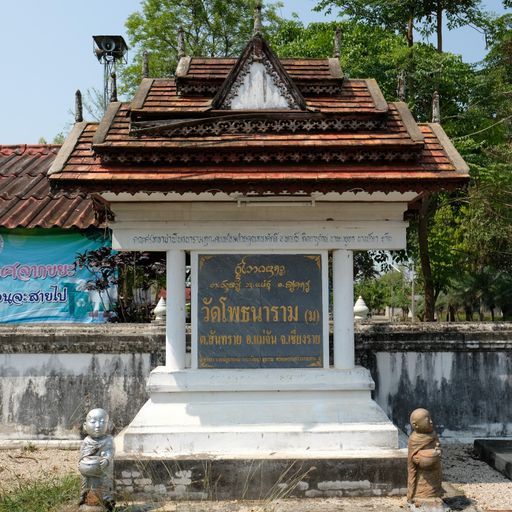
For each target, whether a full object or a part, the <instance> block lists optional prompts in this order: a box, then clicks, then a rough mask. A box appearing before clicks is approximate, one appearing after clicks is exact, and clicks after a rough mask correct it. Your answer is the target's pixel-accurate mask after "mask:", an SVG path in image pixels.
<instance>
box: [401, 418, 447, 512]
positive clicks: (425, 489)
mask: <svg viewBox="0 0 512 512" xmlns="http://www.w3.org/2000/svg"><path fill="white" fill-rule="evenodd" d="M410 421H411V426H412V428H413V432H412V434H411V436H410V437H409V445H408V448H409V449H408V454H407V501H409V502H410V503H414V504H415V505H420V506H421V505H422V504H423V503H424V502H427V503H428V502H429V501H431V500H433V499H436V498H437V499H438V500H439V501H440V498H441V496H442V495H443V488H442V486H441V482H442V470H441V448H440V444H439V438H438V437H437V434H436V433H435V432H434V425H433V423H432V419H431V417H430V413H429V412H428V411H427V410H426V409H416V410H414V411H413V412H412V414H411V418H410Z"/></svg>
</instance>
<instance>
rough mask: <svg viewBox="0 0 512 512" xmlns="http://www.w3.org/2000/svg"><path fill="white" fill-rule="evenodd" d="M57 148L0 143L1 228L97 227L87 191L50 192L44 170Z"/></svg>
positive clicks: (49, 164) (53, 157) (53, 146)
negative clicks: (3, 144) (4, 144)
mask: <svg viewBox="0 0 512 512" xmlns="http://www.w3.org/2000/svg"><path fill="white" fill-rule="evenodd" d="M59 147H60V146H55V145H46V144H45V145H16V146H2V145H0V227H4V228H21V227H22V228H52V227H60V228H80V229H85V228H88V227H91V226H98V222H97V220H96V218H95V210H94V207H93V200H92V199H91V198H90V196H89V195H88V194H85V193H78V194H77V193H69V192H66V193H63V192H61V191H60V192H55V193H52V192H50V183H49V181H48V177H47V172H48V169H49V168H50V166H51V164H52V163H53V161H54V160H55V157H56V155H57V152H58V150H59Z"/></svg>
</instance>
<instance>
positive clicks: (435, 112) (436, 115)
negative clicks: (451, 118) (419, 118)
mask: <svg viewBox="0 0 512 512" xmlns="http://www.w3.org/2000/svg"><path fill="white" fill-rule="evenodd" d="M432 122H433V123H440V122H441V103H440V101H439V92H438V91H434V94H433V95H432Z"/></svg>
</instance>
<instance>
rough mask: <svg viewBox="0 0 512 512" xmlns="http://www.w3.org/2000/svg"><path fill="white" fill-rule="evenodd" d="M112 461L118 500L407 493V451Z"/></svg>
mask: <svg viewBox="0 0 512 512" xmlns="http://www.w3.org/2000/svg"><path fill="white" fill-rule="evenodd" d="M311 455H312V457H310V458H302V459H297V458H295V459H293V458H288V459H282V458H272V457H269V458H264V459H243V458H241V459H216V458H206V457H197V458H188V459H155V458H151V457H139V458H134V457H132V458H129V457H126V456H122V457H118V458H116V466H115V478H116V493H117V499H118V500H124V499H127V500H129V499H131V498H132V497H133V496H137V497H139V496H141V497H143V496H144V495H148V496H151V499H152V500H153V502H155V501H158V496H159V495H160V496H161V497H162V500H166V499H173V500H243V499H247V500H265V501H270V500H274V499H280V498H286V497H300V498H318V497H341V496H393V495H405V494H406V492H407V488H406V486H407V483H406V478H407V454H406V450H389V451H376V452H374V453H372V452H367V453H365V454H361V453H355V452H353V453H350V452H347V453H346V454H345V456H344V457H343V458H321V457H315V454H311Z"/></svg>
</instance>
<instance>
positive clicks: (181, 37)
mask: <svg viewBox="0 0 512 512" xmlns="http://www.w3.org/2000/svg"><path fill="white" fill-rule="evenodd" d="M186 55H187V52H186V51H185V31H184V30H183V27H180V28H179V29H178V59H181V58H182V57H186Z"/></svg>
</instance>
